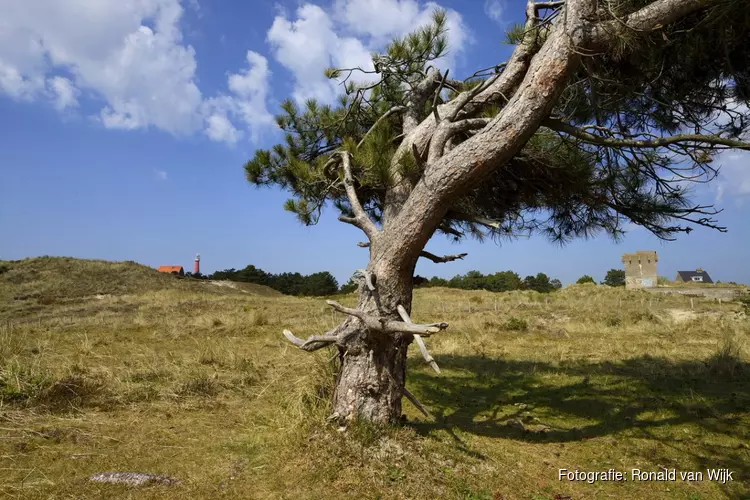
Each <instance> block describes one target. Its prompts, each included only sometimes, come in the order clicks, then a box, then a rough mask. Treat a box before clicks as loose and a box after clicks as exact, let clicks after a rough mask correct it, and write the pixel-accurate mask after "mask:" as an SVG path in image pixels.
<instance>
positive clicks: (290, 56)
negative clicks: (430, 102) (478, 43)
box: [267, 0, 470, 103]
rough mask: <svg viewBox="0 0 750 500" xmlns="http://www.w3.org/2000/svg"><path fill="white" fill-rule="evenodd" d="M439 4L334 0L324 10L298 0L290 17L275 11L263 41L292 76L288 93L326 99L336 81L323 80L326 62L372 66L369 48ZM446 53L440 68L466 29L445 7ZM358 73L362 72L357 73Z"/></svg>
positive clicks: (420, 21)
mask: <svg viewBox="0 0 750 500" xmlns="http://www.w3.org/2000/svg"><path fill="white" fill-rule="evenodd" d="M438 7H440V5H439V4H437V3H434V2H427V3H420V2H418V1H417V0H336V1H335V2H334V4H333V7H332V9H331V10H330V11H326V10H324V9H323V8H321V7H319V6H317V5H313V4H309V3H308V4H304V5H302V6H301V7H299V8H298V9H297V11H296V12H295V19H293V20H290V19H289V18H288V17H289V16H288V15H287V14H286V13H285V12H283V11H281V12H279V14H278V15H277V16H276V18H275V19H274V22H273V25H272V26H271V29H270V30H269V31H268V37H267V39H268V42H269V44H270V45H271V49H272V52H273V55H274V57H275V58H276V60H278V61H279V63H281V64H282V65H283V66H284V67H285V68H287V69H288V70H289V71H291V73H292V74H293V76H294V80H295V90H294V98H295V99H296V100H297V101H298V102H302V101H304V100H306V99H309V98H314V99H317V100H320V101H323V102H328V103H330V102H332V101H333V100H334V98H335V97H336V95H337V94H339V93H340V92H341V87H340V86H339V84H338V83H337V82H335V81H331V80H328V79H327V78H325V76H324V75H323V71H324V70H325V69H326V68H328V67H331V66H333V67H341V68H353V67H361V68H362V69H364V70H366V71H372V70H373V69H374V68H373V65H372V56H371V54H372V52H374V51H377V50H380V49H382V48H383V47H384V46H385V45H386V44H387V43H388V42H389V41H390V40H392V39H393V38H394V37H396V36H403V35H405V34H407V33H409V32H410V31H413V30H414V29H415V28H416V27H418V26H421V25H424V24H427V23H429V22H430V21H431V16H432V12H433V11H434V9H436V8H438ZM447 24H448V28H449V32H448V40H449V50H450V53H449V54H447V55H446V57H444V58H443V60H441V61H439V62H438V63H437V64H436V66H438V67H440V68H449V67H453V66H454V65H455V63H456V57H457V55H458V54H460V53H461V51H462V50H463V49H464V47H465V45H466V44H467V43H468V42H469V40H470V36H469V32H468V30H467V28H466V26H465V24H464V23H463V20H462V18H461V16H460V14H458V12H456V11H454V10H452V9H448V20H447ZM362 78H363V79H364V78H366V77H362Z"/></svg>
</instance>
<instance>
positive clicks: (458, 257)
mask: <svg viewBox="0 0 750 500" xmlns="http://www.w3.org/2000/svg"><path fill="white" fill-rule="evenodd" d="M467 255H469V254H468V253H460V254H458V255H445V256H443V257H440V256H438V255H435V254H434V253H430V252H428V251H426V250H422V253H420V254H419V256H420V257H424V258H425V259H429V260H431V261H432V262H434V263H435V264H443V263H446V262H453V261H454V260H463V258H464V257H466V256H467Z"/></svg>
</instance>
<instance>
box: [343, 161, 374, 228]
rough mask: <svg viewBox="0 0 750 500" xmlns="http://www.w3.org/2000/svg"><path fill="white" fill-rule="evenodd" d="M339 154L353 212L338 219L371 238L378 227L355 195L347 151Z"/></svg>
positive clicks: (347, 194)
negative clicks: (350, 215)
mask: <svg viewBox="0 0 750 500" xmlns="http://www.w3.org/2000/svg"><path fill="white" fill-rule="evenodd" d="M340 154H341V159H342V160H343V164H344V187H345V189H346V196H347V197H348V198H349V204H350V205H351V207H352V211H353V212H354V217H353V218H352V217H343V216H342V217H339V220H340V221H341V222H346V223H348V224H353V225H355V226H357V227H359V228H360V229H361V230H362V231H364V232H365V234H366V235H367V237H368V238H370V239H371V240H372V239H373V238H374V237H375V235H376V234H378V228H377V226H375V223H374V222H372V220H370V217H368V215H367V212H365V209H364V208H362V203H360V201H359V198H358V197H357V190H356V189H355V188H354V178H353V177H352V165H351V159H350V156H349V153H348V152H347V151H342V152H341V153H340Z"/></svg>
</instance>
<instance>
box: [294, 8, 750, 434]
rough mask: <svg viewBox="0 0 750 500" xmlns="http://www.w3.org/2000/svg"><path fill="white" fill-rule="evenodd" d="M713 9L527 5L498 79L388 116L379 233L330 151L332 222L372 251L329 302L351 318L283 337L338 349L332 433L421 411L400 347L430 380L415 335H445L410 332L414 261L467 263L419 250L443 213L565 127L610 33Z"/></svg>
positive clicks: (432, 81)
mask: <svg viewBox="0 0 750 500" xmlns="http://www.w3.org/2000/svg"><path fill="white" fill-rule="evenodd" d="M722 1H723V0H655V1H653V2H651V3H650V4H648V5H646V6H644V7H642V8H640V9H638V10H636V11H634V12H633V13H631V15H629V16H628V17H626V18H624V19H617V20H616V21H612V20H607V18H606V16H603V14H602V12H600V11H601V9H602V7H601V2H597V1H596V0H565V1H559V2H557V1H556V2H537V1H535V0H528V1H527V22H526V26H525V29H524V34H523V37H522V41H521V42H520V43H519V45H518V46H517V48H516V50H515V52H514V54H513V56H512V57H511V59H510V60H509V61H508V63H507V64H506V65H504V70H503V72H502V73H501V74H499V75H495V76H493V77H490V78H488V79H487V80H486V81H485V82H484V83H482V84H480V85H478V86H477V87H474V88H473V89H469V90H465V91H463V92H461V93H460V94H458V95H457V96H456V97H455V98H453V99H452V100H450V101H449V102H446V103H444V104H438V97H439V95H440V91H441V89H442V87H443V84H444V83H445V79H446V78H447V73H446V74H445V75H442V76H441V75H439V74H437V73H434V72H430V73H428V74H427V75H426V76H425V77H424V80H423V81H421V82H420V83H419V84H418V85H415V86H414V87H413V89H412V91H411V93H410V94H409V98H408V102H406V103H403V105H401V104H399V105H398V106H395V107H393V108H392V109H391V110H390V111H388V112H387V113H386V115H389V114H391V113H393V114H395V113H396V112H398V113H403V119H402V125H403V127H402V129H403V139H402V140H401V143H400V145H399V147H398V149H397V151H396V154H395V156H394V158H393V161H392V164H391V172H390V174H392V175H391V176H390V179H391V181H392V182H389V183H388V185H387V186H386V187H385V188H384V189H385V196H384V197H383V200H382V201H383V203H382V205H383V206H382V214H383V224H382V227H378V226H376V224H375V223H374V222H373V220H372V219H370V217H369V216H368V214H367V212H366V211H365V210H364V208H363V206H362V204H361V203H360V201H359V198H358V193H357V191H356V187H355V182H354V178H353V176H352V170H351V165H350V154H349V153H348V152H346V151H344V150H340V151H337V152H335V153H334V156H336V158H335V159H334V158H332V159H331V160H329V162H331V164H332V165H337V164H340V165H341V167H342V168H343V172H344V179H343V183H344V187H345V190H346V197H347V199H348V201H349V204H350V206H351V215H349V214H348V212H347V215H346V216H342V217H340V218H339V219H340V220H341V221H343V222H346V223H349V224H352V225H354V226H356V227H358V228H360V229H361V230H362V231H363V232H364V233H365V235H366V236H367V238H368V239H369V243H366V244H362V245H361V246H369V247H370V262H369V265H368V267H367V270H365V271H364V272H363V277H364V278H363V282H362V283H361V284H360V296H359V303H358V305H357V308H356V309H350V308H346V307H344V306H342V305H340V304H338V303H336V302H333V301H329V304H330V305H331V306H332V307H334V309H336V310H337V311H339V312H341V313H343V314H346V315H348V317H347V318H346V319H345V320H344V321H343V323H342V324H340V325H339V326H337V327H336V328H334V329H333V330H331V331H330V332H327V333H326V334H325V335H322V336H312V337H310V338H308V339H307V340H303V339H300V338H297V337H295V336H294V335H293V334H292V333H291V332H289V331H285V332H284V334H285V336H286V337H287V339H289V340H290V341H291V342H293V343H294V344H295V345H297V346H299V347H300V348H302V349H304V350H308V351H314V350H317V349H320V348H323V347H327V346H331V345H334V344H335V345H336V346H337V347H338V349H339V355H340V359H341V370H340V372H339V374H338V379H337V385H336V390H335V394H334V401H333V411H334V416H335V417H336V418H337V419H338V420H339V421H340V422H341V423H345V422H347V421H349V420H351V419H353V418H362V419H365V420H369V421H372V422H377V423H394V422H397V421H398V420H400V418H401V398H402V396H404V395H405V396H407V397H409V399H411V400H412V401H413V402H414V403H415V404H417V405H418V406H419V403H418V402H416V400H414V399H413V396H411V395H410V394H409V392H408V391H407V390H406V387H405V379H406V354H407V349H408V347H409V345H410V344H411V343H412V341H416V342H417V343H418V344H419V347H420V350H421V351H422V354H423V355H424V357H425V360H426V361H428V362H430V363H431V364H432V365H433V368H435V370H436V371H438V372H439V369H438V368H437V365H436V364H434V360H432V358H431V356H430V355H429V353H428V352H427V350H426V348H425V346H424V343H423V342H422V340H421V337H420V336H428V335H431V334H433V333H437V332H439V331H441V330H444V329H445V328H447V326H448V325H447V324H445V323H439V324H437V323H436V324H430V325H415V324H413V323H412V322H411V319H410V318H409V314H410V311H411V301H412V286H413V284H412V280H413V272H414V268H415V266H416V262H417V260H418V259H419V257H426V258H428V259H430V260H433V261H434V262H448V261H451V260H456V259H460V258H463V255H465V254H461V255H456V256H446V257H437V256H434V255H432V254H429V253H427V252H424V250H423V249H424V247H425V245H426V243H427V242H428V240H429V239H430V237H431V236H432V235H433V234H434V233H435V231H436V230H437V228H438V227H439V226H440V224H441V222H442V221H444V220H445V218H446V215H447V214H448V213H449V211H450V210H451V204H452V203H455V201H456V200H457V199H459V198H460V197H461V196H462V195H464V194H465V193H466V192H467V191H468V190H470V189H472V188H473V187H475V186H477V185H478V184H479V183H481V182H482V181H483V180H485V179H487V178H488V177H489V176H490V175H491V174H493V173H497V172H502V171H503V170H502V169H503V168H504V167H505V166H506V165H507V164H508V163H509V161H511V160H512V159H513V158H514V157H515V156H516V155H517V154H518V153H519V151H521V150H522V149H523V148H524V146H525V145H526V143H527V141H528V140H529V139H530V138H531V137H532V136H533V135H534V134H535V132H536V131H537V130H538V129H539V128H540V127H541V126H542V125H545V126H546V127H548V128H551V129H555V130H558V129H560V127H562V125H560V120H558V119H552V118H551V116H550V115H551V112H552V110H553V108H554V106H555V104H556V102H557V101H558V99H559V98H560V96H561V95H562V93H563V91H564V90H565V88H566V85H567V83H568V80H569V78H570V75H571V74H573V73H574V71H575V70H576V68H577V67H578V66H579V65H580V62H581V59H582V57H587V56H588V55H590V54H594V53H597V52H602V51H605V50H607V48H608V47H609V46H611V45H612V43H613V40H615V39H616V36H617V33H620V32H626V31H627V30H635V31H637V32H640V33H645V32H651V31H654V30H658V29H660V27H661V26H663V24H666V23H671V22H674V21H675V20H678V19H680V18H681V17H684V16H686V15H688V14H690V13H692V12H696V11H698V10H700V9H703V8H707V7H711V6H714V5H717V4H719V3H721V2H722ZM551 8H554V9H562V15H561V16H560V17H559V19H557V20H556V21H555V22H554V23H550V24H549V27H548V29H546V31H545V32H544V33H545V36H544V38H543V39H542V38H541V30H540V29H538V28H540V27H541V26H540V25H541V24H545V23H544V22H543V21H542V20H541V18H540V17H539V15H538V13H539V11H540V10H542V9H551ZM432 96H435V97H434V98H433V97H432ZM429 99H432V102H433V105H432V112H431V113H429V114H428V115H427V116H425V109H426V107H427V108H429ZM495 105H497V106H501V107H502V109H501V110H500V112H499V113H498V114H497V115H495V116H494V117H492V118H488V117H481V116H480V115H481V112H482V111H483V110H486V109H487V108H488V107H489V106H495ZM375 126H377V122H376V124H375ZM375 126H373V128H375ZM371 130H372V129H371ZM477 130H478V132H477ZM468 131H472V132H473V133H472V135H471V138H470V139H467V140H465V141H464V142H462V143H460V144H458V145H456V146H455V147H454V146H453V145H452V144H451V139H452V138H453V137H454V136H456V135H457V134H459V133H468ZM564 131H565V132H566V133H568V134H570V135H573V136H576V137H583V138H584V139H587V140H589V141H591V143H593V144H595V143H596V141H595V140H599V141H601V140H606V141H609V142H612V139H608V138H601V137H600V138H597V137H594V136H593V135H592V134H591V133H589V132H587V131H586V130H585V129H576V128H575V127H572V126H568V127H567V128H565V129H564ZM368 133H369V132H368ZM592 137H593V139H592ZM695 140H696V139H695V137H693V136H675V137H673V138H671V139H664V140H662V141H661V142H659V141H656V140H653V141H650V142H649V141H645V142H644V141H620V142H621V143H622V144H623V145H624V146H635V147H646V148H648V147H659V145H660V144H666V143H671V142H670V141H672V142H675V141H695ZM702 140H704V141H709V143H711V144H724V145H728V146H733V147H740V146H742V145H739V146H738V145H737V144H736V141H734V142H732V141H729V140H726V139H722V138H718V137H713V138H708V139H706V138H705V137H703V138H702ZM362 141H364V139H362ZM711 141H713V142H711ZM615 142H617V141H615ZM745 146H747V145H745ZM747 147H750V146H747ZM404 155H413V156H414V160H415V162H416V164H417V165H418V166H419V169H420V172H421V173H420V176H419V178H418V179H413V178H411V179H407V178H404V176H402V175H401V173H400V169H399V163H400V161H401V160H402V159H403V158H404ZM337 182H339V181H338V179H337ZM342 212H343V211H342ZM459 215H460V214H459ZM480 215H481V214H480ZM461 220H467V221H472V222H478V223H479V224H484V225H488V224H489V225H492V223H493V221H489V222H487V219H486V218H476V216H474V217H473V218H468V219H461ZM420 409H422V408H421V407H420ZM422 410H423V409H422ZM423 411H424V410H423Z"/></svg>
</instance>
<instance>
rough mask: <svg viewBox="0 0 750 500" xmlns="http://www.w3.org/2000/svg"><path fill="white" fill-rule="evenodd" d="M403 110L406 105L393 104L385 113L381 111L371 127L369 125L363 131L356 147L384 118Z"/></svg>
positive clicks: (360, 144) (359, 145) (363, 141)
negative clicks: (380, 114)
mask: <svg viewBox="0 0 750 500" xmlns="http://www.w3.org/2000/svg"><path fill="white" fill-rule="evenodd" d="M405 110H406V106H394V107H392V108H391V109H389V110H388V111H386V112H385V113H383V115H382V116H381V117H380V118H378V119H377V120H376V121H375V123H374V124H373V125H372V127H370V130H368V131H367V132H366V133H365V135H364V136H363V137H362V139H361V140H360V141H359V143H357V147H358V148H361V147H362V144H364V143H365V140H366V139H367V137H368V136H369V135H370V134H371V133H372V131H373V130H375V129H376V128H378V125H380V124H381V123H383V122H384V121H385V120H387V119H388V117H389V116H391V115H394V114H396V113H401V112H403V111H405Z"/></svg>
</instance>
